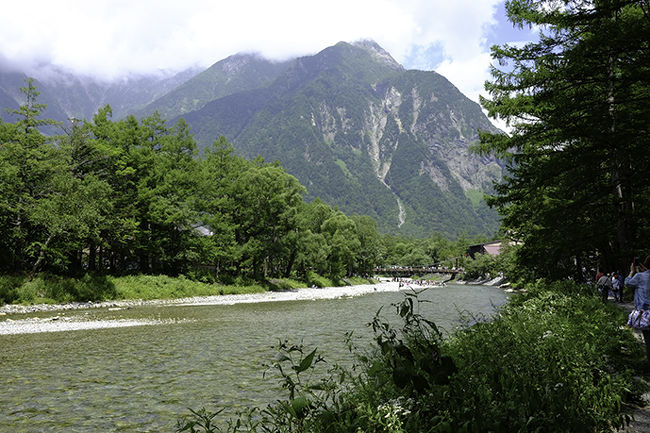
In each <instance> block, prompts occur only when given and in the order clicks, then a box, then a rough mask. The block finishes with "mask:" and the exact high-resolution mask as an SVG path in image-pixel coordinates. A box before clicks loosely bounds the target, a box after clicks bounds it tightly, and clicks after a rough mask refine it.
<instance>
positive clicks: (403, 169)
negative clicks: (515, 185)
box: [184, 42, 501, 236]
mask: <svg viewBox="0 0 650 433" xmlns="http://www.w3.org/2000/svg"><path fill="white" fill-rule="evenodd" d="M184 118H185V120H186V121H187V122H188V123H189V124H190V126H191V128H192V131H193V132H194V134H195V136H196V137H197V140H198V141H199V143H200V144H201V145H202V146H207V145H209V144H210V143H211V142H212V141H213V140H214V139H215V138H216V137H218V136H219V135H224V136H226V137H227V138H228V139H229V140H231V141H232V142H233V143H234V145H235V148H236V149H237V150H238V152H240V153H241V154H243V155H244V156H246V157H249V158H252V157H255V156H256V155H258V154H259V155H261V156H263V157H264V158H266V159H267V160H276V159H277V160H279V161H280V162H281V163H282V165H283V166H284V167H286V168H287V170H288V171H289V172H290V173H292V174H293V175H295V176H296V177H297V178H298V179H299V180H300V181H301V183H303V184H304V185H305V186H306V187H307V189H308V191H309V197H310V198H315V197H320V198H321V199H323V200H324V201H326V202H329V203H332V204H335V205H337V206H339V207H340V208H341V209H342V210H343V211H345V212H346V213H362V214H368V215H371V216H372V217H374V218H375V219H377V221H378V223H379V227H380V228H381V230H383V231H391V232H396V231H401V232H404V233H408V234H413V235H425V234H429V233H431V232H432V231H438V232H442V233H445V234H447V235H451V236H454V235H458V234H460V233H462V232H466V233H491V232H494V231H495V230H496V228H497V220H496V214H495V213H494V212H492V211H490V210H489V209H487V208H486V206H485V204H484V203H482V202H481V203H478V205H475V204H473V203H472V201H471V200H470V198H468V197H471V196H474V197H475V196H476V194H477V192H480V191H481V190H485V189H486V188H489V186H490V184H491V180H492V179H494V178H496V177H499V176H500V175H501V168H500V167H499V165H498V164H497V163H496V161H493V160H485V159H483V160H482V159H480V158H478V157H476V156H474V155H470V154H469V153H468V150H467V149H468V147H469V146H470V145H471V144H473V143H474V142H476V140H477V139H478V135H477V129H479V128H480V129H486V130H494V127H493V126H492V125H491V124H490V123H489V121H488V120H487V118H486V117H485V116H484V115H483V113H482V112H481V110H480V107H479V106H478V105H477V104H475V103H473V102H472V101H470V100H469V99H467V98H466V97H465V96H463V95H462V94H461V93H460V92H459V91H458V90H457V89H456V88H455V87H454V86H453V85H451V83H449V81H447V80H446V79H445V78H444V77H442V76H440V75H439V74H436V73H435V72H422V71H406V70H404V69H403V68H402V67H401V66H400V65H399V64H398V63H397V62H395V61H394V60H393V59H392V58H391V57H390V56H389V55H388V54H387V53H386V52H385V51H384V50H382V49H381V47H379V46H377V45H376V44H374V43H372V42H364V43H360V44H355V45H351V44H347V43H339V44H337V45H336V46H333V47H329V48H327V49H325V50H323V51H321V52H320V53H318V54H317V55H314V56H309V57H303V58H299V59H296V60H295V61H294V62H293V63H292V64H291V65H290V67H289V68H288V69H287V70H286V72H284V73H283V74H281V75H280V76H278V78H277V79H276V80H275V81H274V82H273V83H271V84H270V85H268V86H266V87H264V88H261V89H253V90H248V91H246V92H240V93H234V94H231V95H228V96H226V97H223V98H220V99H217V100H215V101H212V102H210V103H207V104H205V106H204V107H203V108H202V109H200V110H197V111H194V112H191V113H188V114H186V115H185V116H184Z"/></svg>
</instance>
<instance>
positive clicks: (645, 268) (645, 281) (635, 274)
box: [625, 255, 650, 363]
mask: <svg viewBox="0 0 650 433" xmlns="http://www.w3.org/2000/svg"><path fill="white" fill-rule="evenodd" d="M625 286H626V287H632V288H634V311H632V312H631V313H630V316H629V318H628V322H627V323H628V325H630V326H632V327H633V328H636V329H640V330H641V331H642V332H643V341H644V342H645V353H646V357H647V359H648V363H650V320H649V319H650V255H649V256H647V257H646V258H645V260H644V261H643V264H640V265H639V266H638V269H637V263H635V262H632V265H631V266H630V275H628V276H627V277H626V278H625Z"/></svg>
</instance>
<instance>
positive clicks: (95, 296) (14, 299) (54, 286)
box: [0, 274, 370, 305]
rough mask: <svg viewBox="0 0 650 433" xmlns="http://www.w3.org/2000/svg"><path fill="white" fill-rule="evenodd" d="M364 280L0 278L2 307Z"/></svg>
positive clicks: (255, 290)
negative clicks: (218, 281)
mask: <svg viewBox="0 0 650 433" xmlns="http://www.w3.org/2000/svg"><path fill="white" fill-rule="evenodd" d="M369 282H370V281H369V280H367V279H363V278H350V279H343V280H340V281H333V280H330V279H327V278H324V277H321V276H319V275H315V274H312V275H309V278H308V279H307V281H299V280H294V279H289V278H284V279H273V280H268V281H264V282H255V281H241V282H237V283H236V284H217V283H205V282H201V281H195V280H192V279H189V278H186V277H184V276H182V275H181V276H179V277H168V276H165V275H129V276H122V277H112V276H99V275H96V276H92V275H85V276H84V277H82V278H70V277H59V276H56V275H46V274H43V275H39V276H37V277H36V278H34V279H32V280H31V281H30V280H29V279H28V278H27V277H25V276H0V305H2V304H39V303H66V302H75V301H94V302H97V301H107V300H120V299H144V300H152V299H177V298H185V297H193V296H211V295H230V294H245V293H261V292H265V291H268V290H294V289H299V288H304V287H312V286H316V287H333V286H343V285H353V284H368V283H369Z"/></svg>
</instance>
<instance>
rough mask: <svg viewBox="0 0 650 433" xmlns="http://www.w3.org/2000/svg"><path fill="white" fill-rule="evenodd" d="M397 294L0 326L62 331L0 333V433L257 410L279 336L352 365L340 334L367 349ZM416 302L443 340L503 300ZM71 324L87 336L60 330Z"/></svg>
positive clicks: (115, 427)
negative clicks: (463, 316) (377, 318)
mask: <svg viewBox="0 0 650 433" xmlns="http://www.w3.org/2000/svg"><path fill="white" fill-rule="evenodd" d="M322 290H327V289H322ZM403 297H404V294H403V293H401V292H390V291H389V292H377V293H369V294H366V295H363V296H358V297H344V298H340V299H321V300H299V301H279V302H263V303H245V304H235V305H151V306H139V307H135V308H130V309H120V310H115V309H113V310H109V309H96V310H76V311H66V312H64V313H62V312H59V313H57V312H49V313H34V314H29V315H10V316H5V317H0V328H2V326H3V325H6V326H9V325H15V324H16V323H22V322H30V323H47V322H50V321H52V322H54V321H56V322H57V325H58V328H57V329H58V330H59V332H33V333H19V334H10V335H0V432H16V433H19V432H173V431H174V428H175V425H176V420H177V419H178V417H179V416H180V415H185V414H187V413H188V408H192V409H199V408H201V407H203V406H205V407H206V408H207V409H215V408H218V407H226V408H228V411H233V410H234V409H236V408H239V407H243V406H251V405H258V406H261V405H264V404H266V403H267V402H271V401H273V400H274V399H275V398H277V396H278V393H279V392H280V391H279V386H278V383H277V379H272V378H269V377H268V376H267V377H266V378H264V377H263V373H264V371H265V363H269V362H271V361H272V359H273V357H274V355H275V353H276V350H275V349H274V346H275V345H276V344H277V342H278V339H283V340H284V339H287V340H289V341H290V342H291V343H300V342H302V343H303V344H304V345H305V346H306V347H308V348H315V347H318V349H319V352H320V353H321V354H322V355H323V357H324V358H325V359H326V360H327V361H328V363H329V364H333V363H342V364H346V363H349V362H351V355H350V354H349V353H348V350H347V348H346V345H345V344H344V335H345V333H346V332H347V331H354V334H353V335H354V340H353V341H354V342H355V344H357V345H358V346H360V347H366V345H369V344H370V341H371V339H370V337H371V331H370V329H369V328H368V326H367V324H368V323H369V322H370V321H371V320H372V318H373V317H374V315H375V313H376V312H377V310H378V309H379V308H381V307H384V309H383V310H382V311H383V312H382V315H383V316H385V317H387V318H391V317H393V316H394V314H393V311H394V309H393V308H391V307H390V304H391V303H395V302H399V301H400V300H402V299H403ZM419 298H420V299H422V300H426V301H429V302H425V303H422V304H421V313H422V314H424V315H426V316H427V317H428V318H430V319H432V320H433V321H435V322H436V323H437V324H438V326H440V327H442V328H443V329H445V330H447V331H450V330H452V329H453V328H454V327H456V326H458V325H459V323H460V322H459V317H460V312H467V313H471V314H488V315H489V314H491V313H493V312H494V311H495V306H497V305H501V304H503V303H504V302H505V301H506V295H505V294H504V293H503V290H500V289H498V288H493V287H484V286H463V285H449V286H447V287H440V288H432V289H428V290H427V291H425V292H424V293H422V294H420V295H419ZM79 323H82V324H84V323H85V324H87V325H88V326H86V327H89V328H95V329H76V328H77V327H78V326H76V327H75V326H69V327H67V328H66V326H67V325H69V324H79ZM61 325H66V326H61ZM64 329H70V330H64ZM228 411H227V412H228ZM227 412H226V413H227Z"/></svg>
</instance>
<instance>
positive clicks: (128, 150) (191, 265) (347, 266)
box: [0, 80, 470, 281]
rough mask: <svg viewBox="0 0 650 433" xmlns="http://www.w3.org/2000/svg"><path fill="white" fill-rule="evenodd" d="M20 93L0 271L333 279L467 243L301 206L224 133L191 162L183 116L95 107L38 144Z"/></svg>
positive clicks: (284, 178) (7, 152)
mask: <svg viewBox="0 0 650 433" xmlns="http://www.w3.org/2000/svg"><path fill="white" fill-rule="evenodd" d="M22 91H23V92H24V94H25V99H26V103H25V104H24V105H23V106H21V107H20V109H18V110H14V111H13V114H15V115H17V119H18V120H16V121H15V122H14V123H4V122H0V190H1V191H2V195H0V231H1V232H0V272H3V273H22V274H29V275H35V274H36V273H38V272H42V271H47V272H50V273H54V274H58V275H70V276H74V275H82V274H84V273H86V272H98V273H104V274H111V275H124V274H134V273H145V274H167V275H178V274H187V273H190V274H195V275H200V274H202V275H210V276H212V277H214V278H216V279H219V280H222V281H226V280H228V279H232V278H235V277H245V278H253V279H264V278H272V277H288V276H297V277H298V278H301V277H304V276H306V274H307V273H308V272H315V273H317V274H319V275H325V276H328V277H331V278H335V279H336V278H341V277H343V276H346V275H352V274H366V273H371V272H372V270H373V269H374V267H375V266H376V265H378V264H380V263H384V264H386V263H388V264H430V263H433V262H436V261H440V260H442V259H444V258H448V257H453V256H458V255H459V254H461V253H462V252H463V251H464V248H465V247H466V245H468V244H469V243H470V241H469V240H466V239H460V240H458V241H456V242H450V241H448V240H446V239H444V238H442V237H440V236H434V237H432V238H431V239H429V240H426V241H415V240H411V239H405V238H400V237H396V236H390V235H386V236H380V235H379V233H378V232H377V226H376V223H375V221H374V220H373V219H372V218H370V217H368V216H359V215H353V216H347V215H345V214H343V213H342V212H340V211H339V210H337V209H335V208H332V207H331V206H329V205H327V204H325V203H323V202H322V201H320V200H315V201H312V202H311V203H305V202H304V200H303V194H304V192H305V188H304V187H303V186H302V185H300V183H299V182H298V180H297V179H296V178H294V177H293V176H291V175H289V174H288V173H286V171H285V170H284V169H283V168H282V167H281V166H280V165H279V163H277V162H274V163H267V162H265V161H264V160H263V159H261V158H257V159H254V160H253V161H248V160H246V159H244V158H242V157H239V156H237V155H236V154H235V152H234V149H233V147H232V146H231V144H230V143H228V142H227V141H226V139H225V138H223V137H222V138H219V139H218V140H216V141H215V142H214V143H213V145H212V146H211V147H210V148H209V149H207V150H206V151H205V154H204V155H203V157H199V156H198V153H197V148H196V143H195V140H194V138H193V137H192V135H191V134H190V131H189V128H188V126H187V125H186V124H185V122H184V121H182V120H181V121H179V122H178V123H176V124H175V125H174V126H171V127H170V126H167V125H166V123H165V121H164V120H163V119H162V118H161V117H160V116H159V115H158V114H154V115H152V116H150V117H147V118H145V119H142V120H140V121H139V120H138V119H136V118H135V117H134V116H129V117H127V118H126V119H123V120H118V121H114V120H112V117H111V116H112V112H111V108H110V107H109V106H106V107H104V108H101V109H100V110H99V111H98V113H97V114H96V115H95V116H94V119H93V120H92V121H82V120H78V121H75V122H73V124H72V126H71V127H70V128H68V129H66V130H65V133H64V134H61V135H58V136H51V135H50V136H48V135H45V134H43V133H42V132H41V131H40V130H39V128H40V127H43V126H48V125H52V124H54V122H53V121H50V120H42V119H40V113H41V111H42V110H43V109H44V105H43V104H39V103H37V97H38V94H39V92H38V91H37V89H36V88H35V86H34V84H33V82H32V80H28V81H27V84H26V86H25V87H24V88H22Z"/></svg>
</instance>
